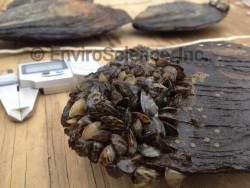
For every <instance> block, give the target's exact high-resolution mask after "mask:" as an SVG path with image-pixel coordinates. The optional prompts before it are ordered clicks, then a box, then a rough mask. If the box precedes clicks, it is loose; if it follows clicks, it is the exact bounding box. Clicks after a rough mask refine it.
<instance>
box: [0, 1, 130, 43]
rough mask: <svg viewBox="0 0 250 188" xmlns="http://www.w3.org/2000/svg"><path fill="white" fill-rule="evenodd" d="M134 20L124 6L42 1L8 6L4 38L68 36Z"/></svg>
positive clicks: (1, 24) (2, 21)
mask: <svg viewBox="0 0 250 188" xmlns="http://www.w3.org/2000/svg"><path fill="white" fill-rule="evenodd" d="M130 21H131V18H130V17H129V15H128V14H127V13H126V12H125V11H123V10H116V9H112V8H109V7H105V6H102V5H97V4H93V3H89V2H83V1H76V0H74V1H72V0H62V1H41V2H37V3H26V4H24V5H21V6H16V7H14V8H10V9H8V10H7V11H6V12H4V13H3V14H2V15H1V16H0V38H1V39H8V40H27V39H29V40H65V39H79V38H87V37H91V36H95V35H99V34H102V33H105V32H108V31H111V30H113V29H116V28H119V27H120V26H122V25H124V24H126V23H128V22H130Z"/></svg>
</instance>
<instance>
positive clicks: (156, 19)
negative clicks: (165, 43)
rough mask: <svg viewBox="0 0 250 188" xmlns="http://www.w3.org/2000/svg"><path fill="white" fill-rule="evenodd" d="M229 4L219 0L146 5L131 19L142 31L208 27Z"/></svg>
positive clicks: (219, 18) (185, 29)
mask: <svg viewBox="0 0 250 188" xmlns="http://www.w3.org/2000/svg"><path fill="white" fill-rule="evenodd" d="M228 11H229V5H228V4H227V3H224V2H221V1H219V0H218V1H213V2H212V1H211V3H207V4H195V3H191V2H184V1H180V2H173V3H166V4H160V5H156V6H150V7H148V8H147V9H146V10H145V11H144V12H141V13H140V14H139V15H138V16H137V17H136V18H135V20H134V21H133V26H134V28H136V29H139V30H142V31H156V32H163V31H192V30H198V29H202V28H205V27H209V26H211V25H213V24H215V23H217V22H220V21H221V20H222V19H224V18H225V17H226V16H227V14H228Z"/></svg>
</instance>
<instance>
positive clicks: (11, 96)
mask: <svg viewBox="0 0 250 188" xmlns="http://www.w3.org/2000/svg"><path fill="white" fill-rule="evenodd" d="M17 87H18V85H17V84H14V85H9V86H4V87H0V99H1V102H2V104H3V107H4V109H5V111H6V113H7V114H8V116H9V117H10V118H11V119H13V120H14V121H19V122H21V121H23V120H25V119H26V118H28V117H29V116H30V114H31V113H32V111H33V108H34V105H35V102H36V99H37V96H38V92H39V90H38V89H32V88H21V89H20V90H19V91H18V89H17Z"/></svg>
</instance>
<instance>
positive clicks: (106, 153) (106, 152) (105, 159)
mask: <svg viewBox="0 0 250 188" xmlns="http://www.w3.org/2000/svg"><path fill="white" fill-rule="evenodd" d="M114 160H115V150H114V148H113V146H112V145H108V146H107V147H105V148H104V149H103V150H102V153H101V155H100V157H99V160H98V164H100V165H102V166H107V165H110V164H112V163H113V162H114Z"/></svg>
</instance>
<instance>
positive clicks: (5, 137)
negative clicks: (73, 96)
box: [0, 0, 250, 188]
mask: <svg viewBox="0 0 250 188" xmlns="http://www.w3.org/2000/svg"><path fill="white" fill-rule="evenodd" d="M9 2H10V0H0V9H1V10H3V11H4V10H5V9H6V7H7V5H8V3H9ZM97 2H99V3H102V4H108V3H112V2H113V1H111V0H107V1H103V0H97ZM119 2H124V1H123V0H121V1H120V0H119ZM164 2H169V1H164V0H154V1H151V2H147V3H143V4H134V5H132V4H131V5H119V6H114V7H115V8H123V9H126V10H127V11H128V13H129V14H130V15H131V16H132V17H135V16H136V15H137V14H138V13H139V12H140V11H142V10H144V9H145V8H146V7H147V6H148V5H153V4H158V3H164ZM194 2H200V1H199V0H195V1H194ZM203 2H204V1H203ZM247 10H249V9H247V8H245V7H244V6H243V5H237V4H235V1H234V0H231V11H230V13H229V15H228V17H227V18H226V19H225V20H224V21H223V22H221V23H219V24H218V25H216V26H213V27H211V28H208V29H205V30H202V31H200V32H191V33H179V34H160V35H158V34H145V33H142V32H139V31H135V30H134V29H133V28H132V26H131V25H126V26H124V27H122V28H120V29H118V30H116V31H113V32H111V33H108V34H106V35H103V36H100V37H95V38H93V39H87V40H80V41H72V42H70V43H69V42H68V43H50V44H49V43H25V44H24V43H21V42H6V41H0V48H1V49H6V48H13V49H15V48H19V47H22V46H62V45H67V46H69V45H71V46H87V45H88V46H111V47H121V46H128V47H134V46H136V45H138V44H144V45H147V46H152V47H155V46H166V45H171V44H178V43H182V42H188V41H192V40H197V39H204V38H214V37H230V36H233V35H247V34H250V28H249V27H247V25H248V24H249V19H250V16H247V15H246V12H247ZM236 42H238V43H242V44H248V45H250V40H246V39H245V40H238V41H236ZM44 59H50V54H46V55H45V57H44ZM30 61H32V59H31V57H30V54H29V53H26V54H20V55H15V56H8V55H1V56H0V72H2V71H4V70H6V69H8V68H12V69H13V70H14V71H15V72H16V70H17V64H19V63H25V62H30ZM103 62H104V61H103ZM67 100H68V93H61V94H56V95H47V96H42V95H41V96H40V97H39V100H38V103H37V105H36V108H35V111H34V114H33V116H32V117H31V118H30V119H29V120H27V121H25V122H23V123H14V122H12V121H10V120H9V119H8V118H7V116H6V114H5V112H4V111H3V108H0V187H1V188H6V187H7V188H8V187H13V188H19V187H25V188H26V187H38V188H40V187H41V188H44V187H51V188H58V187H63V188H64V187H65V188H67V187H71V188H80V187H83V188H102V187H104V188H117V187H122V188H128V187H133V186H132V184H131V182H130V180H129V179H128V178H126V177H122V178H121V179H117V180H115V179H113V178H110V177H109V176H108V175H107V174H106V172H105V171H104V170H103V169H101V168H100V167H99V166H95V165H91V164H90V163H89V162H88V160H87V159H84V158H80V157H78V156H77V155H76V154H75V152H74V151H72V150H70V149H69V148H68V144H67V137H66V136H64V133H63V129H62V127H61V125H60V121H59V119H60V116H61V113H62V110H63V107H64V106H65V104H66V102H67ZM154 187H160V188H163V187H167V185H166V183H165V182H159V183H158V184H156V185H155V186H154ZM182 187H184V188H191V187H197V188H199V187H200V188H203V187H204V188H211V187H215V188H220V187H229V188H238V187H241V188H249V187H250V175H249V174H236V175H235V174H233V175H231V174H230V175H199V176H198V175H193V176H189V177H188V178H186V180H185V181H184V183H183V186H182Z"/></svg>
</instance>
